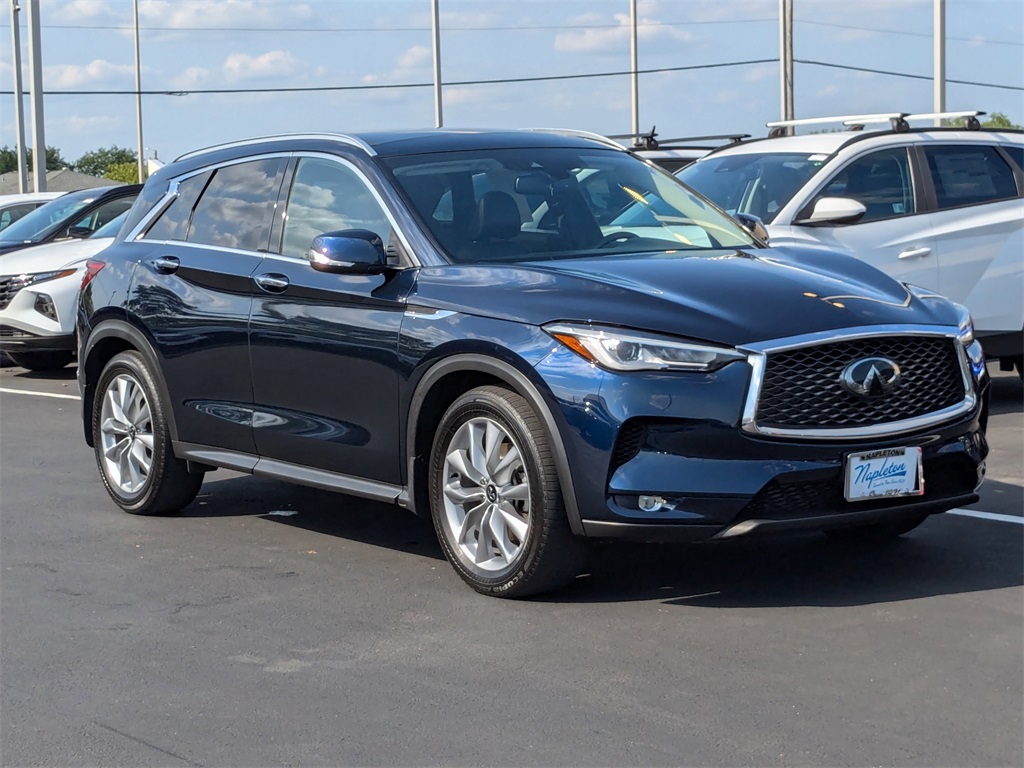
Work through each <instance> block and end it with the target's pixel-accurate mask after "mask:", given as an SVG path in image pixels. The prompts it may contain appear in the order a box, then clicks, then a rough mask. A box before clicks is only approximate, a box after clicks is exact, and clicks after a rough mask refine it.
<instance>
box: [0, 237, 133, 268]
mask: <svg viewBox="0 0 1024 768" xmlns="http://www.w3.org/2000/svg"><path fill="white" fill-rule="evenodd" d="M112 242H114V238H112V237H89V238H86V239H85V240H61V241H60V242H56V243H45V244H44V245H34V246H32V247H30V248H22V249H21V250H18V251H14V252H13V253H5V254H0V275H23V274H28V273H31V272H48V271H49V270H51V269H60V268H61V267H66V266H70V265H72V264H74V263H75V262H79V261H84V260H85V259H91V258H92V257H93V256H95V255H96V254H97V253H99V252H100V251H102V250H103V249H104V248H106V247H107V246H108V245H110V244H111V243H112Z"/></svg>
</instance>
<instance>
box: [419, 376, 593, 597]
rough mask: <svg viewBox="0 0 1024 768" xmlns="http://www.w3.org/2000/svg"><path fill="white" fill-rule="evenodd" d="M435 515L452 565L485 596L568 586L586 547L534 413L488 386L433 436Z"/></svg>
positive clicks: (454, 409)
mask: <svg viewBox="0 0 1024 768" xmlns="http://www.w3.org/2000/svg"><path fill="white" fill-rule="evenodd" d="M429 492H430V507H431V513H432V516H433V520H434V528H435V530H436V531H437V537H438V540H439V541H440V542H441V548H442V549H443V550H444V553H445V556H446V557H447V558H448V561H449V562H450V563H451V564H452V567H453V568H454V569H455V571H456V572H457V573H458V574H459V576H461V577H462V579H463V580H464V581H465V582H466V583H467V584H469V586H471V587H472V588H473V589H475V590H476V591H477V592H480V593H482V594H485V595H493V596H495V597H509V598H513V597H526V596H528V595H534V594H537V593H539V592H547V591H551V590H554V589H558V588H559V587H562V586H565V585H566V584H568V583H569V582H570V581H572V580H573V578H575V577H576V576H577V575H578V574H579V572H580V569H581V568H582V565H583V560H584V557H585V552H586V546H585V543H584V542H583V540H582V539H580V538H578V537H576V536H574V535H573V534H572V532H571V531H570V529H569V521H568V519H567V518H566V516H565V508H564V506H563V501H562V488H561V485H560V483H559V481H558V473H557V471H556V469H555V465H554V457H553V452H552V448H551V442H550V440H549V438H548V436H547V433H546V432H545V430H544V428H543V426H542V425H541V422H540V419H538V418H537V415H536V413H534V411H533V409H532V408H531V407H530V405H529V404H528V403H527V402H526V400H524V399H523V398H522V397H520V396H519V395H518V394H516V393H515V392H511V391H509V390H507V389H504V388H502V387H494V386H488V387H479V388H477V389H474V390H471V391H470V392H467V393H466V394H464V395H462V396H461V397H460V398H458V399H457V400H456V401H455V402H454V403H452V405H451V406H450V407H449V408H448V410H447V412H446V413H445V415H444V417H443V418H442V419H441V423H440V425H439V426H438V428H437V432H436V433H435V436H434V446H433V450H432V451H431V456H430V470H429Z"/></svg>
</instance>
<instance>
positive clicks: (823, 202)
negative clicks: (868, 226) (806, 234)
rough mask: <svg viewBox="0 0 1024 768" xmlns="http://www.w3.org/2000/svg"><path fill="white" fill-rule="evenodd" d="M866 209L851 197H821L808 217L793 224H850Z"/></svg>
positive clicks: (865, 211)
mask: <svg viewBox="0 0 1024 768" xmlns="http://www.w3.org/2000/svg"><path fill="white" fill-rule="evenodd" d="M867 211H868V209H867V208H865V207H864V204H863V203H861V202H859V201H857V200H854V199H853V198H851V197H821V198H818V201H817V202H816V203H815V204H814V208H813V209H812V210H811V213H810V215H809V216H807V217H806V218H803V219H799V220H798V221H794V222H793V223H794V224H852V223H853V222H855V221H857V219H859V218H861V217H862V216H863V215H864V214H865V213H867Z"/></svg>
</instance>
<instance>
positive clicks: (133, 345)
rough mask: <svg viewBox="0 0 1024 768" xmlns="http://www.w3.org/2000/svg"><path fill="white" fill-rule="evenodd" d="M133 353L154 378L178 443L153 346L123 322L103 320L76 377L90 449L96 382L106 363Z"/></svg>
mask: <svg viewBox="0 0 1024 768" xmlns="http://www.w3.org/2000/svg"><path fill="white" fill-rule="evenodd" d="M129 350H134V351H136V352H138V353H139V354H141V355H142V357H143V358H144V359H145V361H146V364H147V365H148V366H149V367H150V370H152V371H153V372H154V373H155V374H156V375H154V376H153V378H154V380H155V381H156V383H157V386H158V387H159V389H160V397H161V398H163V401H164V402H165V403H167V408H166V411H167V413H166V416H167V425H168V428H169V430H170V433H171V439H172V440H177V439H178V428H177V425H176V424H175V423H174V409H173V408H172V407H171V399H170V395H169V393H168V391H167V384H166V382H164V379H163V376H161V375H159V371H160V363H159V358H158V357H157V354H156V351H155V350H154V349H153V345H152V344H150V342H149V339H147V338H146V335H145V334H144V333H143V332H142V331H140V330H139V329H138V328H136V327H135V326H133V325H132V324H131V323H129V322H127V321H125V320H106V321H104V322H103V323H102V324H101V325H98V326H97V327H96V328H95V329H93V330H92V331H91V332H90V334H89V339H88V341H87V342H86V346H85V349H84V350H83V354H82V355H81V356H80V359H79V377H80V379H81V387H80V389H81V392H82V428H83V430H84V431H85V442H86V443H88V445H89V446H90V447H92V445H93V439H92V418H93V413H92V412H93V401H94V400H95V399H96V382H97V381H99V378H100V375H101V374H102V373H103V369H104V368H106V366H107V363H109V362H110V360H111V359H112V358H113V357H114V356H115V355H118V354H120V353H121V352H127V351H129Z"/></svg>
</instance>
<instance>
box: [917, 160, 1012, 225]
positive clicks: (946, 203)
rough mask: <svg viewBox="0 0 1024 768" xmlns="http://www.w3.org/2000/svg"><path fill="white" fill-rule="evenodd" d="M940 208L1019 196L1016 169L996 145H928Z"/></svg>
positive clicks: (929, 165) (931, 171) (937, 202)
mask: <svg viewBox="0 0 1024 768" xmlns="http://www.w3.org/2000/svg"><path fill="white" fill-rule="evenodd" d="M924 154H925V157H926V158H927V160H928V170H929V171H930V173H931V177H932V183H933V184H934V185H935V198H936V204H937V206H938V208H939V209H940V210H941V209H944V208H957V207H959V206H963V205H977V204H979V203H988V202H992V201H995V200H1008V199H1012V198H1014V197H1016V196H1017V183H1016V182H1015V181H1014V179H1013V170H1012V169H1011V168H1010V166H1009V165H1008V164H1007V162H1006V160H1004V159H1003V158H1002V156H1001V155H1000V154H999V152H998V151H997V150H996V148H995V147H992V146H985V145H974V146H959V145H958V146H939V147H925V148H924Z"/></svg>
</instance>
